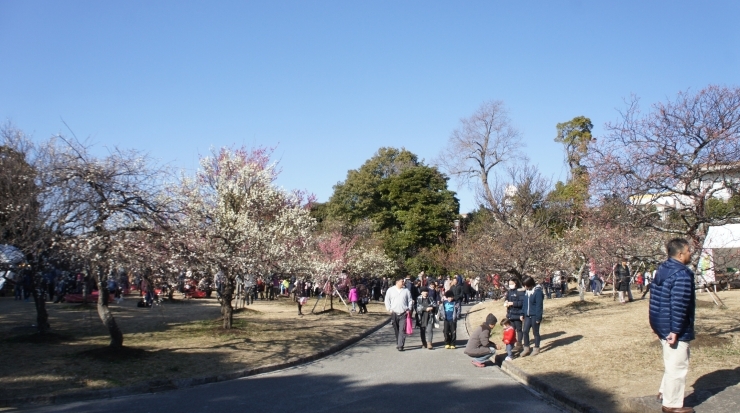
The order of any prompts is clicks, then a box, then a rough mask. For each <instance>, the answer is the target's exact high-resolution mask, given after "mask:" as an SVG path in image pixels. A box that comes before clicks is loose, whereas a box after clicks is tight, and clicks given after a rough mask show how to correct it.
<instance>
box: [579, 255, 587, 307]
mask: <svg viewBox="0 0 740 413" xmlns="http://www.w3.org/2000/svg"><path fill="white" fill-rule="evenodd" d="M585 268H586V262H585V261H584V262H583V264H581V268H579V269H578V298H579V299H580V301H586V281H587V280H588V277H586V278H585V279H584V278H583V270H584V269H585Z"/></svg>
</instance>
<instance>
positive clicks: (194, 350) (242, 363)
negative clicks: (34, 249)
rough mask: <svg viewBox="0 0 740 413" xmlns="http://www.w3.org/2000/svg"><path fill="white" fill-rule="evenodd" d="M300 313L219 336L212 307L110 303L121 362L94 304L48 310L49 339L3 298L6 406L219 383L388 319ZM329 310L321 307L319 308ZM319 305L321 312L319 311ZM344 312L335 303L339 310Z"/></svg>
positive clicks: (27, 309)
mask: <svg viewBox="0 0 740 413" xmlns="http://www.w3.org/2000/svg"><path fill="white" fill-rule="evenodd" d="M314 302H315V299H314V300H312V301H310V302H309V305H307V306H305V307H304V309H303V312H304V314H307V315H305V316H303V317H299V316H298V315H297V307H296V306H295V304H294V303H293V302H292V301H289V300H288V299H280V300H278V301H258V302H256V303H255V304H254V305H252V306H248V307H247V308H246V309H239V310H237V312H236V314H235V319H234V328H233V329H232V330H223V329H221V327H220V326H221V320H219V316H220V306H219V304H218V302H217V301H216V300H215V299H203V300H177V299H176V300H174V301H173V302H165V303H164V304H162V305H159V306H155V307H153V308H151V309H149V308H138V307H136V299H135V298H131V299H126V300H124V301H123V302H122V303H121V305H115V304H113V305H111V309H112V311H113V314H114V316H115V317H116V321H117V322H118V324H119V326H120V327H121V329H122V330H123V332H124V345H125V348H124V350H125V351H123V352H121V353H120V354H111V353H110V352H108V351H106V346H107V344H108V342H109V338H108V335H107V331H106V330H105V328H104V327H103V325H102V323H101V322H100V320H99V318H98V316H97V312H96V309H95V306H94V305H93V306H83V305H81V304H63V303H61V304H51V303H49V304H48V310H49V315H50V323H51V325H52V334H50V335H48V336H47V337H40V336H38V335H37V334H35V329H34V328H33V327H32V325H33V324H34V322H35V310H34V306H33V303H26V302H21V301H14V300H13V298H12V297H3V298H0V399H9V398H15V397H28V396H39V395H56V394H63V393H65V392H70V391H79V390H92V389H101V388H107V387H114V386H126V385H131V384H136V383H141V382H146V381H152V380H160V379H177V378H189V377H201V376H210V375H216V374H220V373H224V372H230V371H236V370H243V369H248V368H254V367H260V366H264V365H268V364H274V363H278V362H281V361H283V360H287V359H290V358H294V357H300V356H306V355H310V354H315V353H317V352H319V351H322V350H325V349H326V348H328V347H330V346H331V345H333V344H335V343H337V342H339V341H342V340H344V339H346V338H349V337H351V336H354V335H357V334H360V333H361V332H362V331H364V330H365V329H367V328H369V327H372V326H374V325H376V324H377V323H378V322H380V321H381V320H383V319H385V318H387V314H386V313H385V308H384V307H383V306H382V304H376V303H371V304H370V305H368V310H369V312H370V314H368V315H352V316H350V315H348V314H347V313H346V312H344V311H334V312H326V313H323V314H318V315H311V314H310V310H311V307H312V306H313V304H314ZM322 304H323V303H322ZM322 304H319V305H318V307H317V308H316V311H317V312H318V311H321V309H322ZM340 307H341V308H342V310H344V306H343V305H342V304H341V303H335V305H334V308H335V309H337V308H340Z"/></svg>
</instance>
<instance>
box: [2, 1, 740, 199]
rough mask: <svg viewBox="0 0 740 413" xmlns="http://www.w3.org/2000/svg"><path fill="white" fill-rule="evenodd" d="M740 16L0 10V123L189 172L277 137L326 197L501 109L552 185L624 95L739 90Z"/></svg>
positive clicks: (680, 10) (219, 5) (554, 10)
mask: <svg viewBox="0 0 740 413" xmlns="http://www.w3.org/2000/svg"><path fill="white" fill-rule="evenodd" d="M739 19H740V1H734V0H727V1H701V2H698V1H644V0H640V1H624V0H620V1H611V2H606V1H585V0H584V1H565V0H563V1H557V0H552V1H482V2H473V1H459V2H458V1H456V2H451V1H418V2H417V1H387V2H384V1H298V2H287V1H282V2H281V1H265V2H258V1H249V2H247V1H231V2H227V1H199V2H193V1H183V0H178V1H132V0H125V1H124V0H121V1H33V0H18V1H8V0H0V120H3V121H5V120H10V121H12V122H13V123H14V125H15V126H16V127H18V128H20V129H23V130H24V131H26V132H27V133H29V134H31V135H32V136H33V137H34V138H36V139H45V138H47V137H48V136H50V135H52V134H55V133H60V132H61V133H68V131H67V129H66V127H65V126H64V125H63V123H62V120H64V121H65V122H66V123H67V124H68V125H69V126H70V127H71V128H72V130H73V131H74V132H75V134H76V135H77V136H78V137H81V138H85V137H89V138H91V140H92V141H93V142H95V143H97V145H98V147H100V148H103V147H105V146H115V145H117V146H121V147H134V148H138V149H141V150H143V151H146V152H148V153H150V154H151V155H152V156H153V157H154V158H156V159H158V160H160V161H161V162H166V163H170V164H172V165H174V166H177V167H181V168H186V169H189V170H194V169H195V168H196V167H197V159H198V156H199V155H202V154H206V153H207V152H208V151H209V148H211V147H218V146H223V145H227V146H228V145H234V144H236V145H242V144H244V145H248V146H253V145H266V146H276V145H277V150H276V157H277V158H279V159H280V162H281V166H282V170H283V172H282V175H281V176H280V178H279V183H280V184H281V185H282V186H284V187H286V188H289V189H292V188H299V189H306V190H308V191H310V192H313V193H315V194H316V195H317V196H318V198H319V200H320V201H326V200H327V199H328V198H329V196H330V195H331V193H332V186H333V185H334V184H335V183H336V182H337V181H341V180H343V179H344V178H345V176H346V173H347V170H349V169H354V168H357V167H359V166H360V165H361V164H362V163H363V162H364V161H365V160H366V159H368V158H369V157H370V156H372V155H373V153H374V152H375V151H376V150H377V149H378V148H379V147H381V146H394V147H406V148H407V149H409V150H411V151H412V152H414V153H416V154H418V155H419V156H420V157H421V158H424V159H426V160H427V161H431V160H432V159H433V158H434V157H435V156H436V155H437V154H438V153H439V151H440V150H441V148H442V147H443V146H444V145H445V142H446V140H447V138H448V137H449V135H450V132H451V131H452V130H453V129H454V128H456V127H457V126H458V123H459V119H460V118H462V117H466V116H469V115H470V114H471V113H472V112H473V111H474V110H475V109H476V108H477V107H478V106H479V105H480V104H481V102H483V101H485V100H491V99H497V100H503V101H504V102H505V103H506V105H507V106H508V108H509V110H510V112H511V117H512V120H513V122H514V124H515V125H516V126H518V128H519V129H520V130H521V131H522V132H523V135H524V139H525V142H526V144H527V149H526V150H527V153H528V155H529V157H530V158H531V159H532V161H533V162H534V163H536V164H538V165H539V166H540V169H541V170H542V171H543V172H544V173H545V174H546V175H548V176H552V177H553V179H555V180H557V179H563V178H564V177H565V168H564V167H563V154H562V149H561V147H560V146H559V145H558V144H556V143H554V142H553V138H554V136H555V125H556V124H557V123H558V122H563V121H567V120H570V119H572V118H573V117H575V116H580V115H584V116H588V117H590V118H591V119H592V121H593V123H594V125H595V133H596V134H597V135H598V134H599V133H600V132H601V131H602V130H603V128H602V126H603V124H604V123H605V122H607V121H611V120H614V119H616V118H617V115H618V114H617V109H619V108H623V107H624V105H623V99H624V98H626V97H628V96H629V95H630V94H636V95H638V96H640V97H641V99H642V102H643V103H645V104H650V103H654V102H656V101H660V100H665V99H666V98H668V97H672V96H674V95H675V94H676V93H677V92H678V91H682V90H687V89H692V90H698V89H701V88H702V87H704V86H706V85H708V84H713V83H714V84H724V85H738V84H740V29H738V21H740V20H739ZM453 189H455V188H454V187H453ZM459 197H460V198H461V201H462V212H466V211H468V210H470V209H472V208H474V206H475V203H474V199H473V196H472V193H471V192H470V191H467V190H464V189H463V190H461V191H460V193H459Z"/></svg>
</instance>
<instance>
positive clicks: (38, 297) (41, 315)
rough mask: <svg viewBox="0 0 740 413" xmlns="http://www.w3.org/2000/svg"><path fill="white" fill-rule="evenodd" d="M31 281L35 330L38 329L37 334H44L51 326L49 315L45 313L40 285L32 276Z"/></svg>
mask: <svg viewBox="0 0 740 413" xmlns="http://www.w3.org/2000/svg"><path fill="white" fill-rule="evenodd" d="M31 279H32V280H33V285H32V287H31V293H32V294H33V302H34V304H35V305H36V328H37V329H38V331H39V334H45V333H47V332H48V331H49V329H50V328H51V326H50V325H49V313H48V312H47V311H46V301H44V292H43V291H39V285H40V283H39V282H38V280H36V277H35V276H33V275H32V276H31ZM41 285H43V284H41Z"/></svg>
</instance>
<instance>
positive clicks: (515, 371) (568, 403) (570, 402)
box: [465, 303, 601, 413]
mask: <svg viewBox="0 0 740 413" xmlns="http://www.w3.org/2000/svg"><path fill="white" fill-rule="evenodd" d="M480 304H482V303H480ZM476 306H477V305H475V306H473V307H471V308H470V309H469V310H468V313H469V312H470V310H472V309H474V308H475V307H476ZM468 320H469V318H468V317H467V314H466V317H465V328H469V326H468ZM501 371H503V372H504V373H506V375H508V376H509V377H511V378H512V379H514V380H516V381H518V382H519V383H521V384H523V385H525V386H527V387H529V388H531V389H533V390H535V391H536V392H538V393H541V394H542V395H544V396H546V397H547V398H550V399H552V400H554V401H555V402H557V403H558V404H560V405H562V406H563V407H565V408H567V409H570V410H573V411H576V412H579V413H601V411H600V410H598V409H596V408H595V407H593V406H590V405H588V404H586V403H582V402H579V401H577V400H574V399H573V398H571V397H570V396H569V395H568V394H566V393H565V392H563V391H561V390H558V389H556V388H554V387H552V386H550V385H549V384H547V383H545V382H544V381H542V380H540V379H538V378H537V377H534V376H532V375H530V374H529V373H527V372H526V371H524V370H522V369H520V368H519V367H517V366H516V365H514V363H512V362H509V361H503V362H501Z"/></svg>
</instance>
